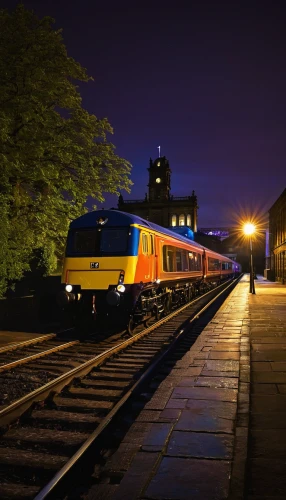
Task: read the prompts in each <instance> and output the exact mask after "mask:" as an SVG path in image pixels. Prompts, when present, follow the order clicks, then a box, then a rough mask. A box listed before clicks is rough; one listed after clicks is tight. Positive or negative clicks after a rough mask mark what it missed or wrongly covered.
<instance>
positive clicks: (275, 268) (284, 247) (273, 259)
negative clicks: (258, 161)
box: [266, 189, 286, 284]
mask: <svg viewBox="0 0 286 500" xmlns="http://www.w3.org/2000/svg"><path fill="white" fill-rule="evenodd" d="M269 253H270V258H269V259H268V262H269V261H270V262H269V263H268V265H266V267H267V268H268V269H267V271H269V272H268V273H267V274H268V275H269V277H270V279H273V280H275V281H281V283H282V284H285V283H286V189H284V191H283V193H282V194H281V195H280V196H279V198H278V199H277V200H276V201H275V203H274V204H273V205H272V207H271V208H270V210H269ZM269 268H270V269H269Z"/></svg>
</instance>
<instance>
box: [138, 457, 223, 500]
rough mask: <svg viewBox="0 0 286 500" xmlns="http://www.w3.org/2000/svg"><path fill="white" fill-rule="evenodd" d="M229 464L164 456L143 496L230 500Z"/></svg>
mask: <svg viewBox="0 0 286 500" xmlns="http://www.w3.org/2000/svg"><path fill="white" fill-rule="evenodd" d="M230 466H231V463H230V462H229V461H224V460H196V459H184V458H172V457H165V458H163V460H162V462H161V464H160V466H159V469H158V472H157V474H156V475H155V477H154V478H153V479H152V480H151V482H150V484H149V486H148V488H147V489H146V491H145V495H144V497H145V498H150V499H155V500H156V499H160V500H165V499H168V500H178V499H179V500H190V499H192V500H193V499H196V500H207V499H212V500H224V499H227V496H228V489H229V477H230ZM206 478H207V480H206Z"/></svg>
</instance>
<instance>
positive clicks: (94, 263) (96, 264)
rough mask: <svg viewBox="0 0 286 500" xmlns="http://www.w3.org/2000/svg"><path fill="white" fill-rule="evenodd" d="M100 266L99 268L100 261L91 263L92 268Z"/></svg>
mask: <svg viewBox="0 0 286 500" xmlns="http://www.w3.org/2000/svg"><path fill="white" fill-rule="evenodd" d="M98 268H99V262H91V263H90V269H98Z"/></svg>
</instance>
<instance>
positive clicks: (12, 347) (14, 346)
mask: <svg viewBox="0 0 286 500" xmlns="http://www.w3.org/2000/svg"><path fill="white" fill-rule="evenodd" d="M56 336H57V334H56V333H48V334H46V335H42V336H41V337H35V338H33V339H29V340H23V342H13V343H12V344H8V345H6V346H4V347H0V354H1V353H5V352H9V351H14V350H16V349H21V348H22V347H27V346H29V345H30V344H34V343H35V344H37V343H38V342H44V341H45V340H49V339H52V338H54V337H56Z"/></svg>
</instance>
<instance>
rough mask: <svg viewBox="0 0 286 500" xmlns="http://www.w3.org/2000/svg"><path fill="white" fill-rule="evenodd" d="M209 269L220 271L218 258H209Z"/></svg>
mask: <svg viewBox="0 0 286 500" xmlns="http://www.w3.org/2000/svg"><path fill="white" fill-rule="evenodd" d="M208 270H209V271H220V261H219V260H218V259H213V258H212V257H209V258H208Z"/></svg>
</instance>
